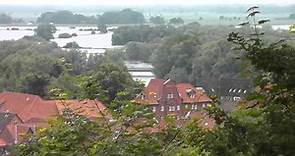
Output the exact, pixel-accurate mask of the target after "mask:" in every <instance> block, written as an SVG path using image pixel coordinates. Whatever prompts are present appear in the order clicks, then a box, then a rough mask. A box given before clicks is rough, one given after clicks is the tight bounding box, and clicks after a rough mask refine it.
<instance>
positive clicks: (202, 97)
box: [176, 83, 212, 103]
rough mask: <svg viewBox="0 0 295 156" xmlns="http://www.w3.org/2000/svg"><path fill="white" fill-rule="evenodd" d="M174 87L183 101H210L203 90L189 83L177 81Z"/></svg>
mask: <svg viewBox="0 0 295 156" xmlns="http://www.w3.org/2000/svg"><path fill="white" fill-rule="evenodd" d="M176 87H177V91H178V93H179V95H180V97H181V98H182V99H183V103H198V102H199V103H201V102H212V100H211V99H210V98H209V97H208V96H207V94H206V93H205V92H204V91H202V90H199V89H196V88H194V87H193V85H191V84H189V83H178V84H177V85H176ZM190 93H192V95H191V96H189V94H190Z"/></svg>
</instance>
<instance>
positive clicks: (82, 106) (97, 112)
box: [54, 100, 108, 119]
mask: <svg viewBox="0 0 295 156" xmlns="http://www.w3.org/2000/svg"><path fill="white" fill-rule="evenodd" d="M54 102H55V104H56V106H57V109H58V111H59V114H62V111H63V110H64V109H65V108H70V109H72V110H74V111H76V112H77V113H79V114H80V115H83V116H87V117H88V118H92V119H93V118H98V117H102V114H104V115H108V114H107V108H106V107H105V106H104V105H103V104H102V103H101V102H100V101H97V100H82V101H79V100H67V101H54Z"/></svg>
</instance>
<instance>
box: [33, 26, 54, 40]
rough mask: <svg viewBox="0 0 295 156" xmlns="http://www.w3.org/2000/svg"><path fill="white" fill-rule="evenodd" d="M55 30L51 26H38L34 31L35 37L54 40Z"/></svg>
mask: <svg viewBox="0 0 295 156" xmlns="http://www.w3.org/2000/svg"><path fill="white" fill-rule="evenodd" d="M56 31H57V30H56V28H55V26H54V25H52V24H40V25H38V27H37V29H36V30H35V32H36V35H37V36H40V37H42V38H44V39H46V40H51V39H54V37H53V34H54V33H55V32H56Z"/></svg>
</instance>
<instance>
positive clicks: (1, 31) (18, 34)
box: [0, 26, 113, 49]
mask: <svg viewBox="0 0 295 156" xmlns="http://www.w3.org/2000/svg"><path fill="white" fill-rule="evenodd" d="M35 28H36V27H31V26H22V27H14V26H9V27H0V41H3V40H18V39H21V38H23V37H24V36H33V35H34V29H35ZM12 29H17V30H12ZM81 29H83V30H85V29H97V28H96V27H75V28H70V27H57V32H56V33H55V34H54V37H55V39H53V40H52V41H54V42H56V43H57V44H58V45H59V46H60V47H63V46H65V45H66V44H67V43H69V42H77V43H78V44H79V45H80V46H81V47H85V48H101V49H106V48H112V47H113V46H112V34H113V33H112V32H110V31H109V32H108V33H106V34H100V33H99V32H98V31H96V32H95V34H91V31H81ZM61 33H69V34H73V33H75V34H77V35H78V36H76V37H72V38H58V35H59V34H61Z"/></svg>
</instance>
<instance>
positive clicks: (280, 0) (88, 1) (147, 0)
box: [0, 0, 295, 5]
mask: <svg viewBox="0 0 295 156" xmlns="http://www.w3.org/2000/svg"><path fill="white" fill-rule="evenodd" d="M0 4H13V5H18V4H20V5H93V4H95V5H159V4H182V5H192V4H279V5H284V4H295V0H0Z"/></svg>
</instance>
